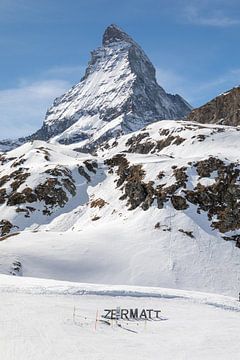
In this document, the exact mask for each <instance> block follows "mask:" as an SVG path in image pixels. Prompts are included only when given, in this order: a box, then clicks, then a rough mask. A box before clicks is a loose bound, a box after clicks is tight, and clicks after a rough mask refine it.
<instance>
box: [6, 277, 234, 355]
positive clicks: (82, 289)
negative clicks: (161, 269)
mask: <svg viewBox="0 0 240 360" xmlns="http://www.w3.org/2000/svg"><path fill="white" fill-rule="evenodd" d="M0 297H1V305H2V306H1V308H0V318H1V321H0V332H1V337H0V348H1V352H2V353H4V359H6V360H13V359H18V360H30V359H31V360H32V359H36V360H43V359H44V360H45V359H51V360H55V359H64V360H72V359H77V358H81V359H82V360H90V359H94V360H100V359H106V360H107V359H111V360H112V359H113V358H114V359H116V360H118V359H119V360H120V359H121V360H122V359H123V358H124V359H138V360H142V359H144V360H145V359H148V360H156V359H159V358H162V359H164V360H172V359H194V360H198V359H199V360H200V359H201V360H202V359H203V358H204V359H206V360H212V359H218V360H226V359H231V360H237V359H238V357H239V351H240V345H239V343H240V341H239V340H240V335H239V331H238V330H239V326H240V306H239V302H237V301H236V300H235V299H234V298H228V297H224V296H219V295H213V294H204V293H195V292H186V291H177V290H169V289H160V288H158V289H155V288H138V287H126V286H125V287H124V286H122V287H116V286H106V285H89V284H77V283H64V282H56V281H52V280H39V279H31V278H29V279H27V278H14V277H10V276H3V275H1V276H0ZM118 306H119V307H121V308H122V309H123V308H126V309H129V308H133V309H135V308H139V309H142V308H146V309H159V310H161V318H162V319H163V320H160V321H126V320H118V321H117V322H116V321H112V322H111V323H110V325H109V324H107V323H104V322H102V321H101V320H102V317H101V315H103V314H104V309H106V308H109V309H115V308H116V307H118ZM96 318H97V321H96Z"/></svg>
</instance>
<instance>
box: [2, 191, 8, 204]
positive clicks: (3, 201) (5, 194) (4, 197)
mask: <svg viewBox="0 0 240 360" xmlns="http://www.w3.org/2000/svg"><path fill="white" fill-rule="evenodd" d="M6 197H7V191H6V189H0V205H2V204H4V203H5V200H6Z"/></svg>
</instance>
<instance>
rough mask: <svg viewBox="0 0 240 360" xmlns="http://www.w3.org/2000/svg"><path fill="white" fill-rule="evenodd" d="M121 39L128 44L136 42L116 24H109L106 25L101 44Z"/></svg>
mask: <svg viewBox="0 0 240 360" xmlns="http://www.w3.org/2000/svg"><path fill="white" fill-rule="evenodd" d="M121 41H124V42H127V43H130V44H136V43H135V42H134V40H133V39H132V38H131V37H130V36H129V35H128V34H127V33H125V32H124V31H123V30H122V29H120V28H119V27H118V26H117V25H115V24H111V25H110V26H108V27H107V29H106V30H105V32H104V34H103V41H102V44H103V46H106V45H109V44H111V43H116V42H121Z"/></svg>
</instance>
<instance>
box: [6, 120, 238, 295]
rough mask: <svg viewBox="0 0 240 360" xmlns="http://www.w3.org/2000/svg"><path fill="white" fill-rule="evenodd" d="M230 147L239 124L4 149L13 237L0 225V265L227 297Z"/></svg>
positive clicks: (232, 192) (234, 184)
mask: <svg viewBox="0 0 240 360" xmlns="http://www.w3.org/2000/svg"><path fill="white" fill-rule="evenodd" d="M238 143H239V131H238V129H237V128H233V127H225V126H214V125H200V124H196V123H189V122H183V121H172V120H171V121H161V122H158V123H154V124H151V125H149V126H148V127H147V128H145V129H143V130H141V131H138V132H136V133H134V134H129V135H126V136H123V137H121V138H119V139H117V140H116V141H115V140H110V141H109V142H107V143H105V144H103V146H102V148H101V149H99V151H98V154H97V155H96V156H92V155H88V154H83V153H80V152H76V151H74V150H73V149H72V148H73V146H72V145H70V146H64V145H59V144H55V145H53V144H49V143H45V142H41V141H35V142H33V143H28V144H25V145H23V146H22V147H20V148H17V149H16V150H14V151H11V152H9V153H8V154H5V155H3V157H2V159H1V161H2V167H1V174H0V182H1V186H0V191H1V192H2V194H3V195H2V200H1V201H2V204H1V206H0V213H1V219H3V220H5V221H9V222H10V224H12V225H13V226H14V227H12V228H10V230H9V231H10V234H13V233H16V232H19V233H20V234H19V235H15V236H14V237H8V235H9V234H8V231H7V230H8V226H10V225H9V224H8V223H7V222H5V223H4V222H3V223H1V222H0V225H1V226H0V230H1V232H2V238H1V240H2V241H1V242H0V254H1V255H0V272H1V273H5V274H9V273H15V274H18V275H23V276H34V277H42V278H54V279H60V280H71V281H78V282H79V281H81V282H92V283H109V284H129V285H146V286H164V287H172V288H179V289H194V290H199V291H209V292H216V293H223V294H230V295H233V296H236V294H237V293H238V292H239V278H240V261H239V254H240V253H239V251H240V250H239V248H238V247H237V246H236V245H238V242H237V241H238V240H237V237H238V236H239V225H238V219H239V218H238V215H236V214H238V212H237V211H238V210H239V205H238V197H239V175H238V172H237V171H238V168H239V154H238V151H237V149H238ZM116 159H118V160H117V161H119V159H120V162H119V163H117V162H116ZM209 159H210V160H209ZM212 159H214V160H212ZM111 164H112V165H111ZM114 164H115V165H114ZM93 165H94V166H93ZM200 165H201V166H200ZM211 166H213V168H212V167H211ZM215 166H216V167H215ZM229 166H230V167H229ZM132 167H133V169H134V172H133V174H132V173H131V171H132V170H131V169H132ZM183 168H184V170H183ZM16 171H17V175H16ZM229 172H230V175H229ZM13 173H14V175H13ZM26 174H28V176H27V177H26V178H25V176H26ZM133 175H134V176H133ZM160 175H161V176H160ZM228 178H229V179H230V180H229V182H226V183H224V181H226V180H227V179H228ZM16 179H17V180H16ZM177 179H178V180H177ZM16 181H17V184H16ZM152 182H153V184H152ZM52 184H53V185H54V186H52ZM199 184H200V185H201V186H200V185H199ZM218 184H220V185H221V184H224V186H222V185H221V191H220V190H219V188H218ZM17 186H18V188H17V189H15V188H16V187H17ZM197 186H198V187H199V186H200V188H201V189H202V188H203V189H204V191H201V192H200V193H199V194H198V193H197V190H196V188H197ZM214 186H217V187H216V188H215V187H214ZM26 188H28V189H31V192H30V190H28V193H27V195H26V194H25V192H26V191H25V190H26ZM13 189H15V190H13ZM225 189H227V192H226V194H225ZM4 191H5V192H4ZM1 192H0V194H1ZM29 192H30V195H29ZM192 192H193V194H192ZM64 194H65V195H64ZM189 194H190V195H191V197H190V195H189ZM202 194H209V198H207V199H210V200H211V201H210V202H209V200H208V202H207V203H205V202H204V201H205V198H204V199H203V205H204V207H202V204H201V202H200V203H198V202H195V197H193V198H192V196H193V195H194V196H196V195H197V198H196V199H197V201H198V200H199V198H200V199H201V196H202ZM219 194H220V195H221V200H222V199H226V200H224V201H222V208H221V206H220V205H219V203H218V202H219V199H218V196H219ZM36 196H37V198H36ZM39 199H41V200H39ZM35 200H36V201H35ZM176 200H177V202H176ZM29 201H31V202H29ZM225 201H226V202H230V203H231V208H230V210H231V209H232V210H233V211H234V212H233V213H231V212H230V213H229V212H228V211H227V212H226V213H225V212H224V210H225V208H224V206H225ZM180 205H181V206H180ZM216 205H217V206H216ZM179 206H180V207H179ZM227 209H229V207H227ZM234 216H237V217H236V220H235V218H234ZM232 219H234V221H232ZM3 220H2V221H3ZM4 231H5V233H4ZM226 240H228V241H226ZM18 262H20V264H21V266H19V265H18V264H17V263H18ZM15 268H16V269H15Z"/></svg>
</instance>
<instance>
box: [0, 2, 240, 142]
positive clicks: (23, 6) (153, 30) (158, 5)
mask: <svg viewBox="0 0 240 360" xmlns="http://www.w3.org/2000/svg"><path fill="white" fill-rule="evenodd" d="M111 23H115V24H117V25H119V26H120V27H122V28H123V29H124V30H125V31H126V32H127V33H129V34H130V35H131V36H132V37H133V38H134V39H135V41H137V42H138V43H139V44H140V45H141V46H142V48H143V49H144V50H145V52H146V53H147V55H148V56H149V58H150V59H151V60H152V62H153V64H154V65H155V67H156V69H157V77H158V82H159V84H160V85H162V86H163V87H164V88H165V90H167V91H168V92H171V93H179V94H180V95H182V96H183V97H185V98H186V100H188V101H189V102H190V103H191V104H192V105H193V106H199V105H202V104H203V103H205V102H206V101H208V100H209V99H211V98H213V97H215V96H216V95H218V94H219V93H221V92H223V91H225V90H228V89H229V88H231V87H233V86H236V85H239V83H240V47H239V37H240V2H239V0H208V1H206V0H201V1H198V0H192V1H188V0H172V1H171V0H168V1H167V0H166V1H163V0H121V1H119V0H118V1H115V0H88V1H83V0H41V1H37V0H35V1H34V0H0V49H1V56H0V69H1V81H0V114H1V118H0V138H6V137H17V136H22V135H27V134H29V133H31V132H33V131H35V130H37V129H38V128H39V127H40V126H41V124H42V121H43V118H44V115H45V112H46V109H47V107H48V106H50V105H51V103H52V102H53V100H54V98H55V97H56V96H59V95H61V94H62V93H63V92H64V91H65V90H67V89H68V88H70V87H71V86H72V85H73V84H74V83H76V82H78V81H79V79H80V78H81V76H82V74H83V71H84V69H85V67H86V64H87V62H88V60H89V53H90V51H91V50H92V49H94V48H96V47H97V46H99V45H100V44H101V38H102V34H103V31H104V29H105V28H106V27H107V26H108V25H109V24H111Z"/></svg>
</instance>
